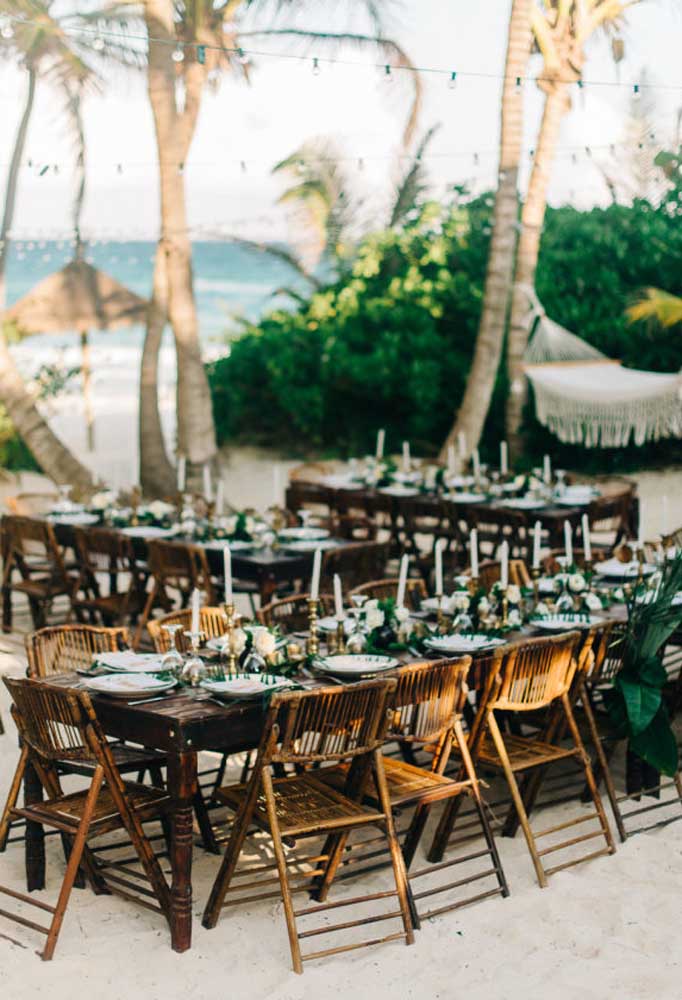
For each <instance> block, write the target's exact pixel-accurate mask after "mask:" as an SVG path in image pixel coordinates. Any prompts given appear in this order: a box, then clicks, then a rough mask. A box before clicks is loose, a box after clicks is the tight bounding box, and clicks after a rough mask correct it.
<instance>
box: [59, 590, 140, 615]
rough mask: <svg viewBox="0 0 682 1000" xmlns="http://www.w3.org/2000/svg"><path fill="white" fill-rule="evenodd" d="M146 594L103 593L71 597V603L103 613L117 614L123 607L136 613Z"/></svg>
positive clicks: (130, 612) (76, 606)
mask: <svg viewBox="0 0 682 1000" xmlns="http://www.w3.org/2000/svg"><path fill="white" fill-rule="evenodd" d="M146 596H147V595H146V594H144V593H141V594H138V595H135V594H133V595H131V596H130V597H129V596H128V594H125V593H122V594H105V595H104V596H102V597H72V598H71V603H72V604H73V606H74V608H88V609H89V610H92V611H101V612H102V613H103V614H105V615H107V614H108V615H114V616H117V615H119V614H120V613H121V611H122V609H125V611H126V613H127V614H137V613H138V612H139V611H141V610H142V608H143V607H144V603H145V600H146Z"/></svg>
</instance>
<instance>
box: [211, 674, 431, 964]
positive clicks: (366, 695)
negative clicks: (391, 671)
mask: <svg viewBox="0 0 682 1000" xmlns="http://www.w3.org/2000/svg"><path fill="white" fill-rule="evenodd" d="M395 683H396V682H395V681H392V680H377V681H366V682H363V683H359V684H353V685H349V686H347V687H345V686H344V687H330V688H320V689H317V690H314V691H305V692H300V691H297V692H291V693H282V694H274V695H273V696H272V699H271V702H270V708H269V711H268V714H267V719H266V722H265V727H264V731H263V737H262V739H261V743H260V748H259V750H258V757H257V760H256V763H255V766H254V769H253V773H252V775H251V779H250V780H249V782H248V784H246V785H233V786H231V787H226V788H223V789H221V791H220V792H219V797H220V798H221V799H222V801H224V802H225V803H226V804H227V805H229V806H230V807H231V808H232V809H233V810H235V813H236V816H235V820H234V824H233V826H232V832H231V835H230V839H229V841H228V845H227V850H226V853H225V857H224V858H223V862H222V865H221V867H220V871H219V873H218V877H217V878H216V880H215V883H214V885H213V889H212V890H211V894H210V897H209V900H208V903H207V905H206V909H205V911H204V918H203V924H204V927H208V928H210V927H215V925H216V924H217V922H218V918H219V916H220V911H221V909H222V908H223V906H234V905H239V904H240V903H248V904H251V903H252V902H254V901H256V900H258V899H270V898H271V897H272V896H278V895H279V892H277V891H275V892H273V891H268V890H271V889H272V887H273V886H277V883H278V882H279V890H280V892H281V895H282V898H283V902H284V913H285V917H286V922H287V929H288V932H289V945H290V948H291V956H292V961H293V967H294V971H295V972H299V973H300V972H302V971H303V962H305V961H309V960H310V959H315V958H322V957H323V956H325V955H333V954H337V953H339V952H344V951H350V950H352V949H355V948H360V947H363V946H366V945H370V944H379V943H380V942H383V941H394V940H401V939H402V940H404V941H405V942H406V943H407V944H411V943H412V942H413V940H414V934H413V930H412V920H411V915H410V903H409V887H408V884H407V879H406V875H405V867H404V864H403V859H402V854H401V852H400V847H399V845H398V841H397V838H396V835H395V830H394V827H393V817H392V814H391V806H390V802H389V798H388V791H387V788H386V778H385V774H384V764H383V757H382V753H381V746H382V743H383V738H384V731H385V728H386V720H387V708H388V698H389V696H390V694H391V692H392V691H394V690H395ZM344 760H345V761H351V762H352V765H351V767H350V770H349V775H348V780H347V782H346V785H345V794H342V793H341V792H338V791H336V790H335V789H333V788H330V787H329V786H328V785H326V784H325V783H324V782H323V781H321V780H320V778H319V772H317V771H309V770H308V771H305V770H303V771H302V770H301V769H302V768H306V767H308V766H310V765H314V764H323V763H329V764H336V763H340V762H342V761H344ZM275 764H280V765H282V766H285V765H287V764H292V765H294V766H295V767H296V768H297V769H298V773H296V774H293V775H290V776H287V777H284V778H276V779H274V780H273V778H272V776H271V773H270V766H271V765H275ZM370 772H372V773H373V774H374V778H375V781H376V784H377V790H378V791H377V797H378V800H379V803H380V806H379V809H378V810H374V809H370V808H369V807H368V806H365V805H363V804H362V803H361V801H360V799H361V796H362V790H363V788H364V787H365V785H366V782H367V779H368V778H369V775H370ZM252 826H256V827H257V828H258V829H260V830H262V831H264V832H265V833H267V834H269V836H270V837H271V838H272V844H273V849H274V854H275V861H276V865H275V866H272V865H269V864H266V865H257V866H251V867H250V869H249V870H246V871H243V872H241V873H240V872H238V871H237V870H236V869H237V863H238V861H239V856H240V854H241V852H242V848H243V846H244V841H245V839H246V836H247V832H248V830H249V828H250V827H252ZM369 826H376V827H378V828H379V830H380V831H381V832H382V833H383V835H384V837H385V838H386V842H387V844H388V847H389V849H390V852H391V859H392V863H393V877H394V881H395V889H394V890H391V891H388V892H375V893H371V894H365V895H362V896H355V897H353V898H350V899H344V898H341V899H339V900H338V901H335V902H332V903H328V902H326V899H327V894H328V892H329V889H330V887H331V885H332V881H333V879H334V876H335V874H336V872H337V869H338V866H339V863H340V860H341V856H342V853H343V850H344V847H345V843H346V839H347V837H348V835H349V834H350V833H351V832H352V831H356V830H361V829H366V828H368V827H369ZM313 836H325V837H326V843H325V846H324V847H323V848H322V850H321V851H320V852H318V853H316V854H314V856H313V857H312V858H309V859H304V860H298V861H297V862H295V863H296V864H297V865H298V866H299V868H298V870H297V871H296V872H295V873H294V874H293V875H291V876H290V874H289V872H288V870H287V860H288V859H287V857H286V855H285V851H284V847H285V844H288V843H290V842H291V841H292V840H294V839H295V841H296V842H298V841H299V840H301V839H305V838H307V837H313ZM306 861H307V862H311V863H312V868H310V869H308V870H306V871H302V870H301V869H300V866H301V865H302V864H304V863H305V862H306ZM273 867H276V871H277V876H278V877H277V879H274V878H272V877H271V875H270V874H269V873H270V872H272V868H273ZM254 875H255V880H252V879H253V876H254ZM244 878H246V879H247V882H246V883H244V882H243V881H242V879H244ZM312 880H314V882H313V881H312ZM233 883H234V884H233ZM311 887H312V888H313V890H314V897H315V898H316V899H317V900H318V902H319V905H314V906H303V907H301V908H300V909H297V910H295V909H294V903H293V898H292V896H293V894H294V893H297V892H310V891H311ZM263 889H265V890H266V891H265V892H263V891H261V890H263ZM252 890H256V894H252ZM235 897H236V898H235ZM394 897H397V906H394V907H393V909H391V910H389V911H388V912H387V911H386V910H385V909H383V910H382V911H381V912H379V913H376V914H375V913H372V914H370V915H367V916H358V909H359V907H361V906H363V905H364V904H365V903H372V902H374V901H376V900H382V901H383V900H388V899H392V898H394ZM387 905H388V904H387ZM344 906H350V907H351V908H352V917H353V919H351V920H349V921H344V922H341V923H327V924H321V925H318V926H316V927H310V928H306V929H305V930H302V931H299V929H298V920H299V919H300V920H302V921H304V922H305V920H306V918H307V917H308V916H312V915H313V914H317V913H320V912H323V913H326V912H329V911H330V910H336V909H337V908H340V907H344ZM389 918H390V919H391V920H397V921H398V923H399V930H397V931H394V932H392V933H389V934H387V935H386V936H385V937H383V938H374V939H371V940H363V941H357V940H354V941H353V942H352V943H350V944H343V945H337V946H336V947H329V948H325V949H321V950H318V951H313V952H310V953H308V954H305V955H304V954H302V953H301V941H302V940H306V939H307V938H310V937H316V936H317V935H321V934H331V933H334V932H336V931H339V930H343V929H350V928H354V927H360V926H365V925H367V924H370V923H374V922H375V921H377V920H382V921H383V920H387V919H389Z"/></svg>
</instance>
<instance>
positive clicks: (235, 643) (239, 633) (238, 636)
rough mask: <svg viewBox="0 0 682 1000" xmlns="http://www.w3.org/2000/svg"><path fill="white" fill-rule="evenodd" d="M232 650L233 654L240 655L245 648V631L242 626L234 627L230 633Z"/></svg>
mask: <svg viewBox="0 0 682 1000" xmlns="http://www.w3.org/2000/svg"><path fill="white" fill-rule="evenodd" d="M231 646H232V652H233V653H234V655H235V656H241V655H242V653H243V652H244V649H245V648H246V632H245V631H244V629H243V628H236V629H235V630H234V632H233V633H232V643H231Z"/></svg>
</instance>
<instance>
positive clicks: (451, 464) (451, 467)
mask: <svg viewBox="0 0 682 1000" xmlns="http://www.w3.org/2000/svg"><path fill="white" fill-rule="evenodd" d="M455 468H456V466H455V446H454V444H449V445H448V475H449V476H451V475H453V473H454V471H455Z"/></svg>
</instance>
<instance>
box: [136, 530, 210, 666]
mask: <svg viewBox="0 0 682 1000" xmlns="http://www.w3.org/2000/svg"><path fill="white" fill-rule="evenodd" d="M147 552H148V556H147V564H148V566H149V574H150V576H151V578H152V587H151V589H150V591H149V593H148V595H147V602H146V604H145V606H144V610H143V612H142V615H141V617H140V620H139V623H138V626H137V631H136V632H135V640H134V643H133V646H134V648H135V649H137V647H138V646H139V644H140V639H141V638H142V632H143V629H144V627H145V625H146V624H147V622H148V620H149V617H150V615H151V612H152V609H153V608H154V607H155V606H156V605H159V604H160V605H161V607H162V608H164V610H165V611H167V612H168V611H171V610H172V609H173V600H172V598H171V596H170V594H169V590H174V591H177V592H178V593H179V595H180V604H181V606H182V607H185V606H186V605H187V603H188V601H189V598H190V595H191V593H192V591H193V590H195V589H196V590H200V591H202V592H203V594H204V596H205V598H206V601H207V603H208V604H215V594H214V588H213V582H212V580H211V571H210V570H209V567H208V560H207V558H206V552H205V550H204V549H203V548H201V546H199V545H190V544H189V543H187V542H166V541H160V540H159V539H152V540H151V541H150V542H149V543H148V549H147Z"/></svg>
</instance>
